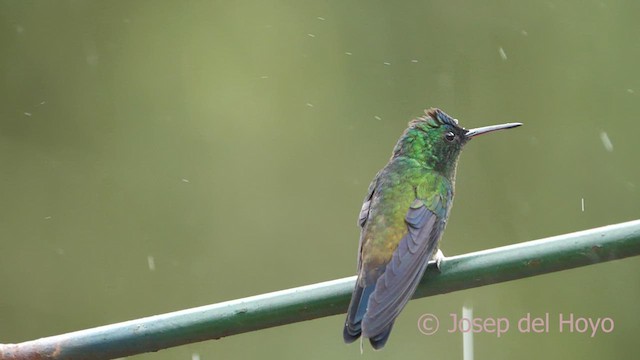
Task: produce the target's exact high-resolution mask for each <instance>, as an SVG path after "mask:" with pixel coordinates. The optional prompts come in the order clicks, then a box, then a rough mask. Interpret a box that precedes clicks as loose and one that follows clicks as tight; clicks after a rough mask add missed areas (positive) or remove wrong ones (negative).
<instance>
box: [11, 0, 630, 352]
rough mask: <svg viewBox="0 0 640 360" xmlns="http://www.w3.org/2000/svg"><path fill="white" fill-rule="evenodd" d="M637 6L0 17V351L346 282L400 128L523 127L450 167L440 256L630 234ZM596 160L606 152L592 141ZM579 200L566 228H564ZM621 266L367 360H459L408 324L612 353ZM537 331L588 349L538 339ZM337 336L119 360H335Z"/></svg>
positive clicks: (616, 344)
mask: <svg viewBox="0 0 640 360" xmlns="http://www.w3.org/2000/svg"><path fill="white" fill-rule="evenodd" d="M638 13H640V3H639V2H631V1H587V2H584V1H565V2H520V1H515V2H514V1H506V0H505V1H491V2H483V3H482V4H480V2H473V1H448V2H445V1H410V2H402V3H392V2H385V1H375V2H370V1H347V2H342V1H322V2H316V1H268V2H267V1H265V2H260V1H211V2H201V1H186V2H153V1H135V2H127V1H52V2H49V1H21V2H18V1H1V2H0V49H1V50H0V76H1V82H0V201H1V203H2V206H1V207H0V257H1V261H0V286H1V290H0V342H3V343H8V342H19V341H25V340H30V339H34V338H38V337H43V336H48V335H54V334H59V333H63V332H68V331H73V330H78V329H83V328H87V327H94V326H98V325H103V324H108V323H113V322H118V321H124V320H129V319H134V318H138V317H143V316H148V315H153V314H157V313H163V312H169V311H174V310H179V309H183V308H188V307H193V306H198V305H204V304H210V303H215V302H219V301H224V300H230V299H234V298H238V297H244V296H250V295H254V294H260V293H263V292H268V291H274V290H279V289H284V288H289V287H294V286H299V285H305V284H311V283H315V282H320V281H324V280H330V279H335V278H339V277H344V276H350V275H352V274H354V272H355V266H356V265H355V260H356V248H357V242H358V228H357V227H356V218H357V215H358V212H359V209H360V205H361V201H362V198H363V197H364V195H365V192H366V189H367V186H368V183H369V181H370V180H371V178H372V177H373V176H374V174H375V173H376V172H377V170H378V169H379V168H380V167H382V166H383V165H384V164H385V162H386V161H387V159H388V157H389V155H390V152H391V149H392V146H393V144H394V143H395V141H396V139H397V138H398V136H399V135H400V133H401V132H402V130H403V129H404V128H405V126H406V123H407V122H408V121H409V120H411V119H412V118H413V117H415V116H418V115H420V114H422V110H423V109H424V108H427V107H430V106H438V107H441V108H442V109H444V110H445V111H447V112H448V113H450V114H451V115H452V116H454V117H457V118H459V119H460V121H461V123H462V124H463V125H464V126H466V127H477V126H482V125H489V124H494V123H498V122H510V121H520V122H523V123H524V124H525V126H524V127H522V128H519V129H517V130H513V131H509V132H504V133H499V134H495V135H491V136H487V137H483V138H481V139H480V140H477V141H474V142H473V143H471V144H470V145H469V146H467V148H466V150H465V152H464V154H463V155H462V158H461V162H460V166H459V171H458V182H457V197H456V205H455V206H454V208H453V211H452V216H451V218H450V222H449V224H448V228H447V231H446V233H445V235H444V239H443V244H442V247H443V250H444V252H445V254H446V255H456V254H462V253H466V252H470V251H476V250H481V249H485V248H491V247H496V246H501V245H507V244H512V243H517V242H523V241H528V240H533V239H537V238H542V237H547V236H551V235H557V234H562V233H566V232H573V231H577V230H582V229H587V228H591V227H596V226H602V225H607V224H612V223H617V222H622V221H627V220H632V219H636V218H638V217H639V214H640V189H639V187H640V183H639V182H638V179H639V178H640V168H639V167H638V165H637V164H638V144H637V137H638V135H637V134H638V132H639V131H640V123H639V122H638V119H639V118H640V108H639V106H638V101H639V99H640V71H639V70H638V64H639V63H640V42H639V40H638V39H640V26H639V25H638V21H637V14H638ZM606 139H608V140H609V141H610V143H611V146H610V145H609V144H608V143H607V140H606ZM582 199H584V211H583V209H582ZM639 297H640V259H638V258H632V259H627V260H622V261H615V262H611V263H607V264H602V265H596V266H591V267H587V268H582V269H577V270H571V271H566V272H561V273H556V274H551V275H546V276H540V277H535V278H530V279H525V280H520V281H514V282H510V283H505V284H500V285H493V286H487V287H484V288H479V289H473V290H468V291H462V292H457V293H453V294H448V295H443V296H437V297H432V298H427V299H421V300H418V301H412V302H411V303H410V304H409V305H408V307H407V308H406V309H405V311H404V312H403V313H402V314H401V316H400V318H399V320H398V321H397V322H396V326H395V328H394V332H393V334H392V336H391V339H390V342H389V343H388V345H387V347H386V348H385V349H384V351H382V352H375V353H374V352H372V351H370V350H366V353H365V356H367V357H368V358H373V359H392V358H420V359H426V358H435V359H459V358H461V355H462V347H461V336H460V334H448V333H446V332H445V333H439V334H437V335H434V336H431V337H427V336H424V335H422V334H420V332H418V330H417V328H416V322H417V319H418V317H419V316H420V315H421V314H423V313H426V312H429V313H433V314H436V315H437V316H440V318H441V319H448V318H449V315H448V314H449V313H452V312H458V313H459V312H460V311H461V308H462V306H463V305H464V304H470V305H472V306H473V307H474V314H475V315H476V316H480V317H489V316H491V317H507V318H510V319H511V320H512V321H515V320H517V319H518V318H520V317H521V316H523V315H525V314H526V313H532V315H533V316H542V315H543V314H544V313H545V312H549V313H550V314H551V316H552V319H554V322H552V327H551V331H550V333H548V334H520V333H518V332H517V331H510V332H509V333H508V334H506V335H505V336H503V337H501V338H497V337H496V336H495V334H476V337H475V345H476V356H477V358H491V359H510V358H513V357H514V356H516V357H518V358H520V359H540V358H561V357H567V358H582V359H602V358H622V357H626V355H628V354H629V353H631V352H632V351H635V348H636V347H637V334H638V331H640V315H639V313H638V310H637V304H638V300H639ZM559 313H563V314H570V313H574V314H575V315H576V316H582V317H593V318H597V317H610V318H612V319H613V320H614V321H615V329H614V331H613V332H612V333H610V334H602V333H599V334H598V335H596V336H595V337H593V338H592V337H590V335H589V334H579V333H573V334H570V333H559V332H558V331H557V329H556V325H557V321H555V318H556V317H557V315H558V314H559ZM343 320H344V319H343V316H342V315H341V316H334V317H329V318H324V319H319V320H315V321H309V322H304V323H299V324H294V325H290V326H284V327H278V328H273V329H268V330H264V331H259V332H254V333H249V334H243V335H239V336H233V337H229V338H224V339H221V340H219V341H208V342H204V343H199V344H194V345H189V346H183V347H178V348H174V349H170V350H165V351H161V352H159V353H155V354H147V355H141V356H138V357H136V358H137V359H191V358H192V357H195V355H194V354H197V356H199V357H200V358H201V359H213V358H261V359H301V358H302V359H315V358H332V359H351V358H357V359H360V358H361V356H360V353H359V350H358V346H357V345H352V346H346V345H344V344H343V343H342V338H341V331H342V325H343Z"/></svg>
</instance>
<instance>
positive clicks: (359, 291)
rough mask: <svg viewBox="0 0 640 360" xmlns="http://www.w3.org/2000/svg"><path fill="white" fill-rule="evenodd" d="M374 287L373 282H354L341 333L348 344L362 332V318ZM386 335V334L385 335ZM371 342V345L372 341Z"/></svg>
mask: <svg viewBox="0 0 640 360" xmlns="http://www.w3.org/2000/svg"><path fill="white" fill-rule="evenodd" d="M374 289H375V284H374V285H369V286H367V287H361V286H360V285H358V283H357V282H356V288H355V289H354V290H353V294H352V295H351V303H350V304H349V310H348V311H347V320H346V321H345V324H344V331H343V333H342V336H343V338H344V342H345V343H347V344H349V343H352V342H354V341H356V340H357V339H358V338H359V337H360V335H361V334H362V318H363V317H364V313H365V312H366V311H367V304H368V303H369V296H371V293H372V292H373V290H374ZM388 336H389V335H388V334H387V337H388ZM385 341H386V339H385ZM371 344H372V345H373V342H372V343H371ZM383 345H384V344H383Z"/></svg>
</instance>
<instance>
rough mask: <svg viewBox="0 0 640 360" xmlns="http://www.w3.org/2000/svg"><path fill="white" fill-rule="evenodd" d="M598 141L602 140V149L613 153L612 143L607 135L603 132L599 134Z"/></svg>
mask: <svg viewBox="0 0 640 360" xmlns="http://www.w3.org/2000/svg"><path fill="white" fill-rule="evenodd" d="M600 140H602V145H604V148H605V149H606V150H607V151H609V152H611V151H613V143H612V142H611V139H609V135H607V133H606V132H604V131H603V132H601V133H600Z"/></svg>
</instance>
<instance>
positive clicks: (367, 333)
mask: <svg viewBox="0 0 640 360" xmlns="http://www.w3.org/2000/svg"><path fill="white" fill-rule="evenodd" d="M520 125H522V124H520V123H509V124H501V125H493V126H486V127H481V128H477V129H470V130H468V129H465V128H463V127H462V126H460V125H459V124H458V120H456V119H454V118H452V117H450V116H449V115H447V114H445V113H444V112H443V111H442V110H440V109H437V108H430V109H427V110H425V115H424V116H421V117H418V118H416V119H414V120H412V121H411V122H410V123H409V125H408V127H407V129H406V130H405V131H404V133H403V134H402V136H400V139H399V140H398V142H397V143H396V145H395V147H394V148H393V153H392V156H391V159H390V160H389V162H388V163H387V164H386V165H385V166H384V167H383V168H382V170H380V171H379V172H378V173H377V175H376V176H375V177H374V178H373V181H372V182H371V185H369V190H368V193H367V196H366V197H365V199H364V203H363V204H362V209H361V210H360V216H359V217H358V225H359V226H360V242H359V245H358V261H357V275H358V276H357V280H356V285H355V288H354V290H353V294H352V296H351V303H350V304H349V309H348V312H347V319H346V321H345V325H344V331H343V337H344V341H345V343H351V342H353V341H355V340H356V339H358V338H359V337H360V336H362V337H363V338H367V339H369V342H370V343H371V346H372V347H373V348H374V349H381V348H382V347H384V345H385V344H386V342H387V340H388V339H389V334H390V333H391V328H392V327H393V323H394V321H395V319H396V318H397V317H398V315H399V314H400V312H401V311H402V309H403V308H404V306H405V305H406V304H407V302H408V301H409V299H411V297H412V295H413V293H414V292H415V290H416V287H417V286H418V283H419V282H420V279H421V278H422V276H423V274H424V272H425V270H426V268H427V265H428V264H429V263H430V262H434V263H435V265H436V266H437V268H438V269H439V268H440V261H441V260H442V259H444V255H443V254H442V251H440V249H439V247H438V243H439V241H440V238H441V237H442V233H443V231H444V228H445V225H446V223H447V218H448V217H449V212H450V211H451V205H452V204H453V194H454V185H455V179H456V168H457V164H458V157H459V156H460V152H461V151H462V148H463V147H464V145H465V144H466V143H467V142H468V141H469V140H471V139H473V138H475V137H477V136H480V135H482V134H487V133H489V132H493V131H497V130H503V129H511V128H514V127H518V126H520Z"/></svg>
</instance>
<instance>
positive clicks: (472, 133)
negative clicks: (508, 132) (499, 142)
mask: <svg viewBox="0 0 640 360" xmlns="http://www.w3.org/2000/svg"><path fill="white" fill-rule="evenodd" d="M520 125H522V124H521V123H508V124H500V125H491V126H483V127H481V128H476V129H471V130H469V131H467V133H466V134H465V136H466V137H468V138H474V137H476V136H479V135H482V134H486V133H490V132H492V131H498V130H504V129H511V128H514V127H518V126H520Z"/></svg>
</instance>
